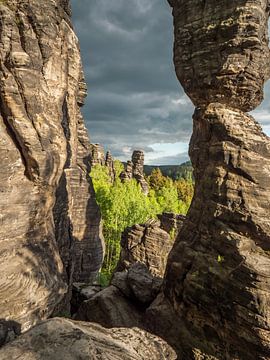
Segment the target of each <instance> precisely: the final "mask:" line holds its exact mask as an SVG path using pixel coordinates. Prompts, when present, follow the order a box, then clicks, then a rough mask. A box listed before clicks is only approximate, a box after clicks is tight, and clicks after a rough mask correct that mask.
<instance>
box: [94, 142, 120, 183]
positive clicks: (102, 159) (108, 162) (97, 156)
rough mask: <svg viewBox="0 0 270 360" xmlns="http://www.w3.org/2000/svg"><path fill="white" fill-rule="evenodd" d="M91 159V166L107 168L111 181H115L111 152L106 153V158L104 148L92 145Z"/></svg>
mask: <svg viewBox="0 0 270 360" xmlns="http://www.w3.org/2000/svg"><path fill="white" fill-rule="evenodd" d="M90 146H91V157H90V163H91V166H95V165H101V166H106V167H107V168H108V171H109V176H110V178H111V181H112V182H114V180H115V169H114V161H113V157H112V155H111V153H110V151H107V152H106V156H105V155H104V148H103V146H102V145H100V144H91V145H90Z"/></svg>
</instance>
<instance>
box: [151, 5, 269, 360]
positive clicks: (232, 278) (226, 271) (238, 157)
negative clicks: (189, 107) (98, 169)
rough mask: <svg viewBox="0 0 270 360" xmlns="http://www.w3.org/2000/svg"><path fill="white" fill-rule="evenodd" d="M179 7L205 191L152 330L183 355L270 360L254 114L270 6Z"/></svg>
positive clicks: (179, 49) (178, 49)
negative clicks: (249, 112) (251, 113)
mask: <svg viewBox="0 0 270 360" xmlns="http://www.w3.org/2000/svg"><path fill="white" fill-rule="evenodd" d="M169 2H170V4H171V5H172V7H173V16H174V28H175V45H174V62H175V68H176V73H177V76H178V78H179V80H180V82H181V84H182V85H183V87H184V89H185V91H186V93H187V94H188V95H189V96H190V98H191V99H192V101H193V103H194V104H195V106H196V110H195V113H194V117H193V120H194V127H193V135H192V139H191V143H190V150H189V154H190V157H191V160H192V164H193V167H194V176H195V184H196V186H195V195H194V198H193V201H192V204H191V208H190V210H189V213H188V215H187V220H186V222H185V223H184V226H183V228H182V230H181V231H180V233H179V235H178V238H177V240H176V242H175V245H174V247H173V249H172V251H171V253H170V256H169V259H168V265H167V270H166V275H165V283H164V291H163V294H161V295H160V296H159V299H158V300H156V301H155V303H154V304H153V305H152V307H151V308H150V309H149V313H148V314H149V319H150V322H149V324H150V327H151V328H152V329H153V330H154V331H156V332H157V333H159V334H161V332H162V333H163V336H164V337H166V338H167V339H170V342H171V343H173V344H174V346H175V347H176V348H177V350H178V355H179V358H183V359H219V360H221V359H222V360H223V359H227V360H229V359H230V360H231V359H245V360H253V359H269V358H270V212H269V209H270V193H269V177H270V139H269V138H268V137H267V136H266V135H265V134H264V133H263V132H262V130H261V127H260V126H259V125H258V124H257V123H256V122H255V121H254V119H253V118H252V117H251V116H249V115H248V114H247V113H245V112H246V111H250V110H252V109H254V108H255V107H256V106H257V105H258V104H259V103H260V101H261V100H262V98H263V84H264V82H265V80H266V79H267V78H268V74H269V49H268V36H267V29H268V28H267V21H268V15H269V3H268V1H267V0H261V1H257V0H249V1H247V0H237V1H229V2H224V1H216V0H209V1H201V0H195V1H189V0H170V1H169ZM161 322H162V327H161Z"/></svg>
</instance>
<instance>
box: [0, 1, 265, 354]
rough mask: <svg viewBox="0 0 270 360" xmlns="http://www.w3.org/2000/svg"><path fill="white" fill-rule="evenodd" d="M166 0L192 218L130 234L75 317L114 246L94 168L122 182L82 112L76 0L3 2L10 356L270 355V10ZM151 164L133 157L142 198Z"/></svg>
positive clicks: (4, 246) (2, 216) (3, 255)
mask: <svg viewBox="0 0 270 360" xmlns="http://www.w3.org/2000/svg"><path fill="white" fill-rule="evenodd" d="M164 1H165V0H164ZM168 2H169V4H170V6H171V8H172V14H173V21H174V36H175V41H174V64H175V70H176V75H177V78H178V80H179V82H180V83H181V85H182V87H183V88H184V90H185V92H186V94H187V95H188V96H189V97H190V99H191V100H192V102H193V104H194V106H195V112H194V115H193V134H192V138H191V141H190V147H189V155H190V158H191V161H192V165H193V168H194V177H195V194H194V198H193V201H192V204H191V207H190V209H189V211H188V214H187V217H186V218H185V217H183V216H179V215H175V214H170V213H167V214H163V215H160V216H159V220H155V221H153V220H150V221H148V222H146V223H145V224H140V225H138V224H137V225H134V226H132V227H129V228H127V229H126V230H125V231H124V233H123V235H122V241H121V245H122V249H121V257H120V261H119V263H118V266H117V268H116V270H115V273H114V274H113V277H112V280H111V283H110V285H109V286H108V287H106V288H105V289H103V290H102V291H99V292H98V293H97V294H96V295H94V296H92V297H91V299H90V300H89V299H87V300H84V299H83V301H81V302H80V303H79V304H77V308H76V311H73V314H72V315H73V316H72V318H71V315H70V311H71V298H72V287H73V285H74V284H78V283H86V284H92V283H93V282H94V281H95V280H96V278H97V275H98V273H99V271H100V269H101V266H102V262H103V259H104V252H105V245H104V239H103V235H102V220H101V212H100V209H99V207H98V205H97V202H96V198H95V191H94V187H93V184H92V180H91V178H90V175H89V174H90V170H91V166H93V165H95V164H101V163H102V164H104V165H105V166H107V168H108V169H109V170H108V171H109V175H110V178H111V179H112V181H114V179H115V176H116V175H115V168H114V163H113V159H112V156H111V154H110V153H107V155H106V157H105V156H104V154H102V151H101V150H100V147H99V145H97V144H95V145H93V144H90V141H89V137H88V133H87V129H86V127H85V123H84V119H83V116H82V114H81V107H82V106H83V104H84V99H85V97H86V94H87V88H86V83H85V79H84V72H83V68H82V63H81V54H80V48H79V42H78V39H77V37H76V35H75V32H74V29H73V25H72V22H71V7H70V3H69V0H42V1H38V0H2V1H1V0H0V45H1V47H0V128H1V136H0V161H1V171H0V184H1V185H0V190H1V191H0V193H1V196H0V225H1V226H0V260H1V261H0V272H1V277H0V346H2V347H1V348H0V360H13V359H14V360H15V359H17V360H46V359H51V360H61V359H63V360H64V359H65V360H72V359H78V360H79V359H83V360H87V359H104V360H105V359H110V360H115V359H116V360H117V359H119V360H120V359H127V360H129V359H130V360H141V359H143V360H155V359H157V360H162V359H164V360H165V359H166V360H175V359H181V360H200V359H209V360H254V359H256V360H257V359H258V360H269V359H270V210H269V209H270V192H269V178H270V139H269V137H268V136H267V135H265V134H264V133H263V132H262V129H261V127H260V125H259V124H258V123H257V122H256V121H255V120H254V119H253V117H252V116H251V115H250V114H249V112H250V111H252V110H254V109H255V108H256V107H257V106H258V105H259V104H260V103H261V101H262V99H263V87H264V84H265V82H266V81H267V80H268V78H269V75H270V51H269V47H268V40H269V39H268V18H269V11H270V3H269V0H231V1H227V0H168ZM153 16H154V14H153ZM89 36H91V34H89ZM160 36H162V33H161V35H160ZM105 105H106V104H105ZM143 165H144V157H143V153H142V152H140V151H135V152H134V153H133V157H132V162H131V161H129V162H128V163H127V164H126V168H125V170H124V171H123V172H122V173H121V175H120V177H121V180H122V181H127V180H130V179H131V178H135V179H136V180H137V182H138V183H139V184H140V187H141V190H142V192H143V193H144V194H145V196H146V194H147V193H148V192H149V184H148V183H147V181H146V178H145V175H144V172H143ZM93 179H94V178H93ZM172 234H173V235H174V236H172ZM175 237H176V239H175ZM73 290H74V287H73ZM71 313H72V311H71ZM63 314H68V315H69V316H68V317H69V318H62V317H61V318H60V317H59V316H60V315H61V316H62V315H63ZM75 319H76V320H75ZM98 323H99V324H98ZM102 326H104V327H102Z"/></svg>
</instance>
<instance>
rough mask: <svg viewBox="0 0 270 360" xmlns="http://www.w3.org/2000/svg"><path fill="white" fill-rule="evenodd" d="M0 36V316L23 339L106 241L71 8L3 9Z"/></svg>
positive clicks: (44, 4) (91, 267) (19, 4)
mask: <svg viewBox="0 0 270 360" xmlns="http://www.w3.org/2000/svg"><path fill="white" fill-rule="evenodd" d="M0 28H1V32H0V43H1V46H0V101H1V105H0V130H1V137H0V162H1V172H0V184H1V185H0V187H1V190H0V191H1V197H0V224H1V226H0V260H1V261H0V272H1V277H0V314H1V315H0V317H1V319H2V320H10V321H11V320H12V321H14V322H17V324H18V326H20V327H21V328H22V330H25V329H27V328H29V327H30V326H32V325H33V324H34V323H35V322H36V321H37V320H39V319H40V318H46V317H47V316H48V315H50V314H51V313H52V312H53V311H54V310H56V309H57V306H56V305H57V304H58V303H60V302H61V301H62V299H63V297H64V296H65V294H66V293H67V292H69V289H70V287H71V286H70V285H71V283H72V281H73V280H77V281H90V280H91V278H92V277H94V276H95V274H96V273H97V271H98V270H99V268H100V265H101V262H102V258H103V242H102V238H101V235H100V212H99V209H98V207H97V204H96V202H95V197H94V192H93V187H92V183H91V179H90V178H89V175H88V173H89V170H90V144H89V140H88V135H87V131H86V128H85V125H84V122H83V119H82V116H81V113H80V106H81V105H83V101H84V97H85V94H86V86H85V81H84V77H83V72H82V66H81V59H80V50H79V45H78V40H77V38H76V36H75V34H74V31H73V29H72V25H71V22H70V7H69V2H68V1H65V0H61V1H60V0H46V1H45V0H44V1H37V0H28V1H26V0H18V1H12V0H10V1H9V0H7V1H1V2H0ZM60 308H61V306H59V309H60ZM31 356H32V355H31ZM9 358H11V357H9Z"/></svg>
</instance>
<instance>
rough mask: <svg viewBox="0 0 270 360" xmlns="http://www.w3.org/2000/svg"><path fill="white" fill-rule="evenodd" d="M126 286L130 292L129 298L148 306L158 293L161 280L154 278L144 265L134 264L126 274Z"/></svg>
mask: <svg viewBox="0 0 270 360" xmlns="http://www.w3.org/2000/svg"><path fill="white" fill-rule="evenodd" d="M127 284H128V286H129V288H130V289H131V291H132V295H131V296H130V297H131V298H132V297H133V298H135V299H136V300H137V301H139V302H140V303H141V304H148V305H149V304H150V303H151V302H152V301H153V300H154V299H155V298H156V296H157V294H158V293H159V291H160V288H161V284H162V279H161V278H158V277H154V276H153V275H152V274H151V273H150V271H149V269H148V268H147V266H146V265H145V264H141V263H136V264H134V265H133V266H131V267H130V268H129V270H128V272H127Z"/></svg>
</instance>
